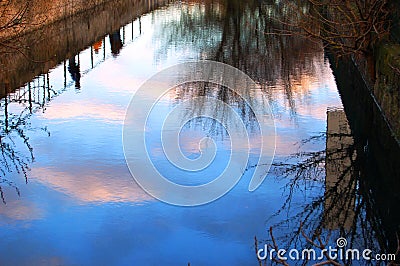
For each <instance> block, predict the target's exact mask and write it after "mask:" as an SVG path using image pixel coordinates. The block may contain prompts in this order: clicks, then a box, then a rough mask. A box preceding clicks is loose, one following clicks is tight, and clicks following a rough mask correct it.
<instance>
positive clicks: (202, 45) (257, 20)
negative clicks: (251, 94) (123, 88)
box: [155, 0, 325, 113]
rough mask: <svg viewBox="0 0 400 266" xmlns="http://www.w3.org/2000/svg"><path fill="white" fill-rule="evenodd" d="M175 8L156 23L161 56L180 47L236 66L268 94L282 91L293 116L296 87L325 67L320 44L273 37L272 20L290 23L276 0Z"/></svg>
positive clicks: (218, 0)
mask: <svg viewBox="0 0 400 266" xmlns="http://www.w3.org/2000/svg"><path fill="white" fill-rule="evenodd" d="M175 9H176V10H175V11H176V12H175V13H174V14H175V16H169V17H166V18H164V21H163V20H162V19H163V18H160V20H158V21H157V22H156V23H160V25H159V26H158V25H157V29H158V32H156V34H155V38H156V39H155V40H156V42H159V49H158V52H157V56H158V57H161V58H162V57H163V56H166V54H167V53H168V50H169V49H175V48H177V47H178V48H180V49H181V50H190V51H192V52H194V53H195V56H197V57H198V58H200V59H209V60H215V61H219V62H223V63H227V64H229V65H231V66H234V67H237V68H239V69H240V70H242V71H244V72H245V73H246V74H248V75H249V76H250V77H251V78H253V79H254V80H255V81H256V82H259V83H260V85H261V86H262V87H263V88H265V90H266V91H267V94H272V93H275V91H274V90H273V88H274V87H276V86H278V87H282V88H283V92H284V93H285V97H286V98H287V100H288V104H289V107H290V109H291V110H292V111H293V113H295V112H296V111H295V108H296V106H295V101H294V100H293V98H294V97H295V95H294V94H295V93H296V87H297V88H300V89H301V87H302V86H301V85H303V84H302V83H303V82H304V81H307V82H310V81H311V82H313V81H316V80H317V77H318V76H320V75H321V73H320V72H319V71H320V70H321V69H323V66H324V64H325V61H324V58H323V49H322V44H320V43H313V42H310V41H307V40H306V39H302V38H299V37H293V36H284V35H274V34H269V33H271V32H272V31H273V28H275V27H278V26H280V25H275V24H276V20H274V19H273V17H279V19H280V20H287V19H288V17H290V16H291V14H289V13H287V10H286V9H285V8H284V5H282V4H279V3H276V1H264V2H263V1H238V0H233V1H227V0H209V1H206V2H191V1H188V2H183V3H179V4H176V7H175ZM160 40H161V41H160ZM164 40H165V41H164ZM161 42H162V43H161ZM271 88H272V90H271ZM272 98H273V97H272Z"/></svg>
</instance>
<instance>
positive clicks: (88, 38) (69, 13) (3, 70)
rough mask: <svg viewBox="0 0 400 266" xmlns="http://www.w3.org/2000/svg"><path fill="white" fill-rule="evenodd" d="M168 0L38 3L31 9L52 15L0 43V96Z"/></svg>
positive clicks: (38, 19)
mask: <svg viewBox="0 0 400 266" xmlns="http://www.w3.org/2000/svg"><path fill="white" fill-rule="evenodd" d="M167 2H168V1H167V0H155V1H142V0H119V1H106V0H101V1H100V0H99V1H89V3H88V4H87V5H86V6H84V5H83V4H82V3H83V1H82V3H80V2H79V1H74V4H72V1H57V2H56V3H52V2H49V3H47V4H45V3H41V4H39V3H37V8H35V9H33V10H32V11H30V12H34V13H35V14H36V12H38V13H40V12H41V10H42V9H43V10H44V9H46V10H47V9H48V10H52V12H51V14H53V15H52V16H49V17H51V19H48V20H46V21H45V24H41V25H40V27H39V23H38V21H40V18H36V20H37V21H36V22H35V23H34V22H33V21H32V23H30V24H29V25H32V26H31V27H29V26H28V27H26V28H25V29H24V30H23V31H21V32H20V34H19V35H17V36H14V38H12V39H9V40H7V41H5V42H4V43H5V45H6V46H0V49H1V50H0V81H1V82H0V97H1V98H3V97H4V96H5V95H6V94H7V93H8V92H12V91H14V90H15V89H17V88H19V87H21V86H23V85H24V84H25V83H27V82H29V81H30V80H32V79H33V78H34V77H36V76H38V75H40V74H43V73H46V72H48V71H49V70H50V69H52V68H54V67H55V66H57V65H58V64H60V63H62V62H63V61H64V60H65V59H67V58H70V57H71V56H73V55H76V54H77V53H78V52H79V51H81V50H83V49H84V48H86V47H89V46H90V45H92V44H93V40H96V41H101V40H102V39H103V38H104V37H105V36H106V35H107V34H110V33H112V32H115V31H117V30H119V28H120V27H122V26H123V25H125V24H127V23H129V22H132V21H133V20H135V19H136V18H138V17H140V16H141V15H143V14H146V13H148V12H150V11H152V10H154V9H156V8H158V7H160V6H162V5H165V4H166V3H167ZM32 3H35V1H33V2H32ZM79 3H80V4H79ZM63 4H64V5H63ZM67 4H68V5H67ZM46 5H47V6H46ZM84 7H85V9H84ZM62 8H63V9H62ZM57 10H58V11H59V12H56V11H57ZM61 10H64V11H62V12H61ZM32 16H33V17H35V15H34V14H32ZM9 32H11V31H9ZM0 36H1V35H0ZM103 43H104V42H103ZM9 46H12V47H14V48H15V49H11V51H13V52H10V48H9Z"/></svg>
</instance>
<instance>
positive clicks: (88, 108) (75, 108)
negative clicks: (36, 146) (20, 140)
mask: <svg viewBox="0 0 400 266" xmlns="http://www.w3.org/2000/svg"><path fill="white" fill-rule="evenodd" d="M43 116H45V118H46V119H74V118H79V117H82V118H94V119H100V120H104V121H107V122H113V123H122V122H123V120H124V117H125V109H124V108H122V107H118V106H116V105H111V104H99V103H93V102H79V101H76V102H71V103H65V104H63V105H53V106H52V107H51V108H49V109H47V110H46V112H45V113H44V114H43Z"/></svg>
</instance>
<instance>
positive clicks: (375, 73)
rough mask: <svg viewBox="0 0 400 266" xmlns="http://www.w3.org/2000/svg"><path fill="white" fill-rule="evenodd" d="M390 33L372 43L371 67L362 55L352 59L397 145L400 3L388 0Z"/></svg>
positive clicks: (399, 135) (399, 137)
mask: <svg viewBox="0 0 400 266" xmlns="http://www.w3.org/2000/svg"><path fill="white" fill-rule="evenodd" d="M388 5H389V10H390V13H389V21H390V22H389V23H390V26H391V28H390V32H388V34H387V36H386V37H385V38H384V39H382V40H381V41H380V42H377V43H375V44H372V48H371V50H372V54H373V66H370V65H369V64H368V63H367V60H365V58H363V57H359V56H353V57H352V60H353V62H354V64H355V65H356V68H357V71H358V72H359V74H360V75H361V77H362V79H363V80H364V82H365V85H366V86H367V88H368V91H369V92H370V93H371V95H372V98H373V100H374V102H375V104H376V105H377V107H378V109H380V110H381V112H382V114H383V116H384V119H385V120H386V121H387V123H388V125H389V129H390V131H391V134H392V135H393V137H394V138H396V140H397V143H398V144H399V145H400V85H399V84H400V24H399V16H400V3H399V2H398V1H389V4H388Z"/></svg>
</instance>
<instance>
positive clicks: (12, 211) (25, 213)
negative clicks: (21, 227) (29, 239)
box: [0, 199, 43, 220]
mask: <svg viewBox="0 0 400 266" xmlns="http://www.w3.org/2000/svg"><path fill="white" fill-rule="evenodd" d="M0 216H5V217H7V218H9V219H12V220H36V219H41V218H42V217H43V211H42V210H40V209H38V208H37V207H35V206H34V205H33V203H31V202H29V201H27V200H24V201H22V200H20V199H13V200H11V201H10V200H8V201H7V204H5V205H3V206H1V207H0Z"/></svg>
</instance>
